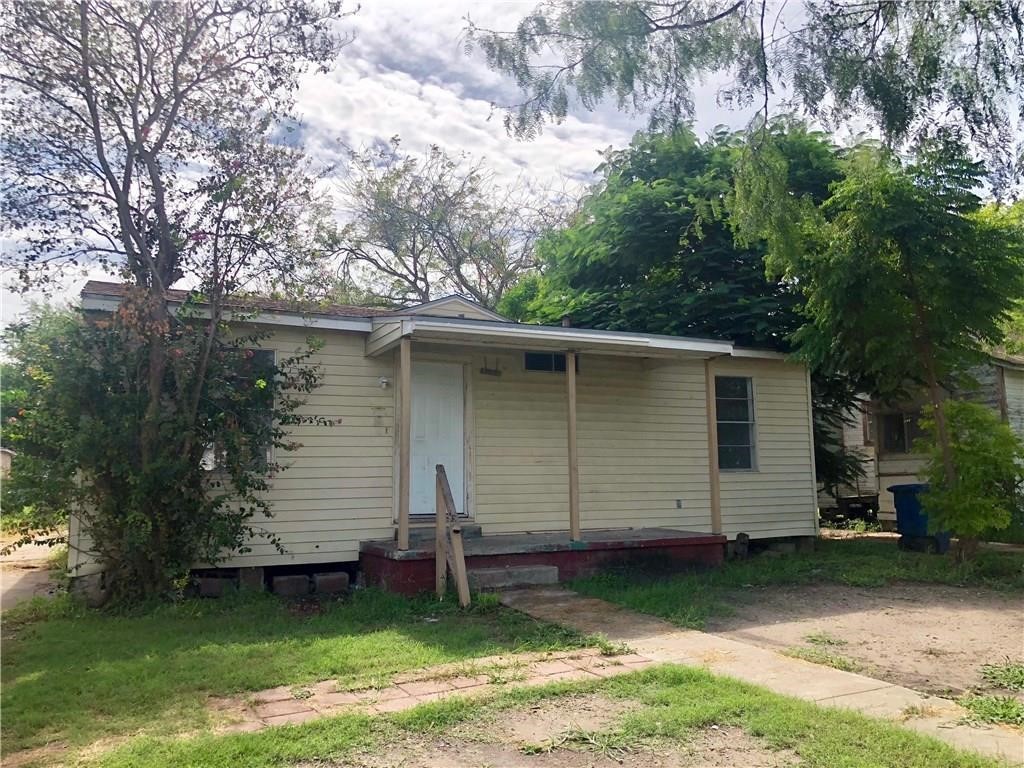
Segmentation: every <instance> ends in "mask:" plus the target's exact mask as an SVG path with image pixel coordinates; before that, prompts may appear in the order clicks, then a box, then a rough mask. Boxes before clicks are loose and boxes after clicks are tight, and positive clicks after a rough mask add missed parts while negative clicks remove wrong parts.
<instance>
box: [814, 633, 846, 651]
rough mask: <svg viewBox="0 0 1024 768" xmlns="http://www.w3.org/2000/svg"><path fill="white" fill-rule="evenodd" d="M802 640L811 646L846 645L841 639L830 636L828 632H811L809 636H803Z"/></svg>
mask: <svg viewBox="0 0 1024 768" xmlns="http://www.w3.org/2000/svg"><path fill="white" fill-rule="evenodd" d="M804 640H805V641H806V642H808V643H810V644H811V645H822V646H834V647H837V646H841V645H846V641H845V640H843V639H842V638H841V637H836V636H835V635H830V634H829V633H828V632H811V634H809V635H804Z"/></svg>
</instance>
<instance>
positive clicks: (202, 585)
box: [197, 576, 232, 597]
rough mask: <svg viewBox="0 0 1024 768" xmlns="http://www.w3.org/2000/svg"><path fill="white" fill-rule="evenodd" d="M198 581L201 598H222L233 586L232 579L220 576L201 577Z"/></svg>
mask: <svg viewBox="0 0 1024 768" xmlns="http://www.w3.org/2000/svg"><path fill="white" fill-rule="evenodd" d="M197 581H198V582H199V596H200V597H222V596H223V595H224V593H225V592H226V591H227V590H228V589H230V588H231V586H232V584H231V579H224V578H221V577H219V576H200V577H199V578H198V579H197Z"/></svg>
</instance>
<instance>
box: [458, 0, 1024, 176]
mask: <svg viewBox="0 0 1024 768" xmlns="http://www.w3.org/2000/svg"><path fill="white" fill-rule="evenodd" d="M469 35H470V40H471V41H472V42H474V43H475V44H477V45H478V46H480V48H481V49H482V50H483V52H484V54H485V55H486V57H487V61H488V64H489V65H490V67H491V68H492V69H494V70H495V71H498V72H502V73H504V74H507V75H510V76H511V77H513V78H515V80H516V83H517V84H518V85H519V87H520V88H521V89H522V92H523V99H522V101H521V102H520V103H519V104H518V105H514V106H511V107H510V108H509V111H508V114H507V116H506V126H507V127H508V129H509V130H510V131H512V132H514V133H516V134H517V135H520V136H527V137H529V136H532V135H533V134H534V133H535V132H536V131H538V130H540V128H541V127H542V126H543V124H544V123H545V122H547V121H549V120H552V121H556V122H557V121H560V120H562V119H564V118H565V117H566V115H567V114H568V112H569V110H570V108H571V106H572V105H573V104H575V103H578V104H580V105H582V106H583V107H584V108H586V109H593V108H595V107H596V106H597V105H598V104H599V103H600V102H601V101H602V100H604V99H606V98H607V99H611V100H614V102H615V103H616V104H617V105H618V107H619V108H620V109H624V110H627V111H631V112H636V113H650V114H651V116H652V119H653V121H654V123H655V124H656V125H660V126H671V125H675V124H678V123H679V122H680V121H682V120H686V119H688V118H692V117H693V116H694V110H695V104H694V89H695V85H696V83H697V82H698V81H699V80H702V79H707V78H710V77H715V78H718V79H719V80H721V81H723V82H724V83H725V85H723V87H722V89H721V91H720V94H719V96H720V102H721V103H723V104H727V105H733V106H750V105H752V104H755V105H758V107H759V109H760V110H761V111H762V113H763V115H762V118H763V119H762V123H763V122H766V121H767V119H768V118H769V117H770V106H771V101H772V99H773V98H774V99H776V100H786V101H788V102H789V103H790V105H791V107H794V108H796V109H798V110H799V111H800V112H802V113H803V114H804V115H805V116H808V117H811V118H813V119H816V120H818V121H819V122H820V123H821V124H822V125H824V126H826V127H829V128H836V127H838V126H839V125H843V124H847V125H854V126H862V125H863V123H861V122H860V121H861V120H863V119H865V118H866V119H867V121H868V123H869V125H873V126H874V127H877V128H878V129H879V131H880V132H881V134H882V136H883V137H884V138H885V139H886V141H888V142H889V143H891V144H892V145H893V146H896V145H901V144H904V143H906V142H910V141H915V140H919V139H922V138H924V137H928V136H934V135H935V134H936V132H938V131H940V130H944V129H953V130H957V131H959V130H961V129H962V130H964V131H965V132H966V133H965V136H964V138H968V137H969V138H970V139H971V140H972V141H973V142H974V143H975V144H976V145H977V146H979V147H980V148H981V149H982V151H984V152H985V154H986V156H987V158H988V161H989V168H990V170H991V171H992V179H993V181H994V182H995V183H996V186H1001V185H1003V184H1005V183H1007V182H1008V181H1009V180H1010V178H1011V177H1012V176H1013V175H1014V174H1015V173H1018V172H1019V170H1020V167H1019V166H1020V164H1021V147H1020V146H1019V144H1018V140H1017V138H1016V136H1015V126H1019V121H1020V114H1019V110H1020V109H1021V94H1022V93H1024V13H1022V12H1021V8H1020V4H1019V3H1018V2H1017V0H992V1H991V2H983V3H973V2H972V3H966V2H959V1H958V0H934V1H933V2H892V0H858V1H857V2H836V0H803V2H801V3H793V4H789V5H787V4H782V5H781V6H779V5H777V4H770V3H768V2H767V0H723V1H721V2H718V1H715V0H702V1H701V2H692V1H691V0H633V1H631V2H616V3H595V2H587V0H547V1H546V2H542V3H540V4H539V5H538V6H537V7H536V8H535V9H534V11H533V12H532V13H530V14H529V15H527V16H526V17H525V18H523V19H522V21H520V23H519V24H518V26H517V27H516V29H515V30H490V29H483V28H481V27H479V26H476V25H473V24H472V23H471V24H470V27H469ZM787 108H788V107H787ZM858 130H859V128H858Z"/></svg>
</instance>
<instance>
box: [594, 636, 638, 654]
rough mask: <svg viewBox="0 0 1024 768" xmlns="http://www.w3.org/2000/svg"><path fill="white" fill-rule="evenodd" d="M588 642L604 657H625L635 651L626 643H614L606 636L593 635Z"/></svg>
mask: <svg viewBox="0 0 1024 768" xmlns="http://www.w3.org/2000/svg"><path fill="white" fill-rule="evenodd" d="M587 640H588V641H589V644H590V645H593V646H594V647H595V648H597V649H598V650H599V651H600V652H601V655H602V656H625V655H626V654H627V653H632V652H633V649H632V648H630V647H629V646H628V645H626V644H625V643H616V642H613V641H612V640H609V639H608V638H607V637H605V636H604V635H592V636H591V637H589V638H587Z"/></svg>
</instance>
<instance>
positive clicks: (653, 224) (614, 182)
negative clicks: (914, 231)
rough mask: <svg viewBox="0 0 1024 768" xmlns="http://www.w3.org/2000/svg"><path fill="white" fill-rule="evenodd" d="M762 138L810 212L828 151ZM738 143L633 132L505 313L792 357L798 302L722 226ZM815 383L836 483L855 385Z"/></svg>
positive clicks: (543, 250) (832, 172)
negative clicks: (709, 340) (705, 339)
mask: <svg viewBox="0 0 1024 768" xmlns="http://www.w3.org/2000/svg"><path fill="white" fill-rule="evenodd" d="M772 130H773V136H775V138H776V141H777V142H778V145H779V147H780V148H781V151H782V152H783V154H784V156H785V157H786V158H787V159H788V165H787V168H788V174H789V175H788V180H789V183H790V184H791V187H792V189H793V190H794V194H795V195H797V196H799V197H801V198H807V199H808V200H809V202H810V204H812V205H817V204H820V203H821V202H822V201H823V200H824V199H826V198H827V197H828V194H829V193H828V190H829V185H830V184H831V183H833V182H834V181H836V180H838V179H839V178H840V176H841V172H840V160H839V153H838V150H837V149H836V148H835V147H834V146H832V145H831V144H830V143H829V142H828V141H827V140H826V139H825V138H824V137H822V136H820V135H818V134H814V133H809V132H808V131H807V130H806V129H805V128H803V127H802V126H799V125H795V124H788V123H776V124H775V125H774V126H773V129H772ZM743 147H744V141H743V137H742V136H741V135H739V134H730V133H727V132H725V131H724V130H721V131H718V132H716V133H715V134H714V135H712V136H711V137H710V138H709V139H708V140H706V141H703V142H701V141H698V139H697V137H696V136H695V135H694V133H693V132H692V131H691V130H689V129H679V130H677V131H674V132H672V133H667V134H638V135H637V136H636V137H635V138H634V140H633V142H632V144H631V145H630V146H629V147H628V148H627V149H624V150H619V151H614V152H609V153H607V154H606V155H605V158H604V163H603V164H602V165H601V167H600V168H599V172H600V173H601V174H602V179H601V181H600V182H599V183H598V184H597V185H596V186H595V187H594V188H593V190H592V191H591V192H590V194H589V195H588V196H587V197H586V198H585V199H584V201H583V202H582V204H581V206H580V210H579V212H578V214H577V215H576V217H575V218H574V219H573V221H572V222H571V224H570V225H569V226H567V227H565V228H563V229H561V230H558V231H555V232H553V233H551V234H550V235H548V236H546V237H544V238H543V239H542V240H541V241H540V244H539V248H538V253H539V255H540V257H541V259H542V265H543V268H544V273H543V277H542V278H535V279H531V280H527V281H524V282H522V283H521V284H520V285H518V286H517V287H516V288H515V289H514V290H513V291H511V292H509V293H507V294H506V296H505V298H504V300H503V302H502V305H501V308H502V310H503V312H504V313H505V314H507V315H509V316H512V317H515V318H517V319H528V320H534V321H540V322H547V323H558V322H559V321H560V320H561V318H562V317H563V316H565V315H569V316H570V317H571V318H572V321H573V322H574V323H579V324H581V325H585V326H587V327H596V328H608V329H613V330H629V331H640V332H648V333H665V334H673V335H681V336H710V337H715V338H725V339H730V340H733V341H735V342H736V343H737V344H739V345H742V346H750V347H759V348H764V349H773V350H778V351H792V349H793V346H792V341H791V338H792V335H793V334H794V333H795V332H796V331H797V330H798V329H799V328H800V326H801V325H802V324H803V323H804V322H805V320H804V317H803V315H802V314H801V310H802V306H803V303H804V298H803V296H802V294H801V293H800V291H799V290H798V289H797V287H796V286H795V285H794V284H793V283H791V282H788V281H785V280H782V279H778V278H776V279H767V278H766V276H765V265H764V254H765V248H764V244H763V243H761V242H755V243H751V244H748V245H745V246H744V245H738V244H737V242H736V238H735V235H734V233H733V230H732V227H731V224H730V211H729V205H728V202H727V201H728V200H729V198H730V196H731V193H732V189H733V183H734V178H733V177H734V174H735V171H736V168H737V166H738V164H739V163H740V161H741V158H742V156H743ZM813 379H814V394H815V415H816V424H815V427H816V435H815V437H816V441H815V442H816V446H817V448H818V453H819V455H818V457H817V466H818V467H820V470H821V471H820V472H819V478H820V479H821V480H822V481H823V482H826V483H827V484H829V485H834V484H836V483H838V482H840V481H842V480H845V479H850V478H851V477H852V476H855V475H856V473H857V471H858V469H859V464H858V463H857V462H856V461H853V460H850V459H846V460H844V458H843V455H842V453H841V452H840V450H839V449H840V446H839V444H838V442H837V440H836V439H835V438H834V433H835V432H836V429H837V428H838V427H839V426H841V424H842V422H843V419H845V418H847V412H848V410H849V409H850V407H851V406H852V405H853V404H854V403H855V398H856V394H857V388H856V384H857V382H856V381H855V379H853V378H852V377H850V376H848V375H846V376H839V375H834V374H828V372H827V371H826V370H825V369H821V370H815V371H814V377H813ZM851 458H856V457H851Z"/></svg>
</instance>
